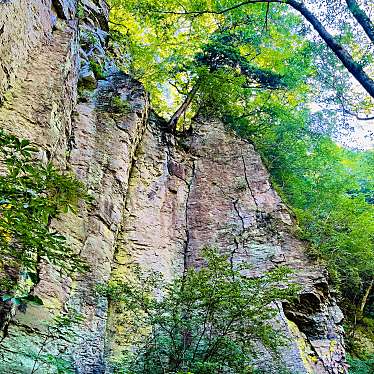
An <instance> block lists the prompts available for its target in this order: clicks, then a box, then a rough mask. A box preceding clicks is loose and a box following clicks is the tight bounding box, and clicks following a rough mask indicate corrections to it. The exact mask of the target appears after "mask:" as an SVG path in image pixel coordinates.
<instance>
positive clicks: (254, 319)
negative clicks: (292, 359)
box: [100, 249, 297, 374]
mask: <svg viewBox="0 0 374 374" xmlns="http://www.w3.org/2000/svg"><path fill="white" fill-rule="evenodd" d="M204 259H205V261H206V266H205V267H202V268H200V269H194V268H190V269H188V270H187V271H186V272H185V274H184V275H183V276H180V277H178V278H176V279H174V280H173V281H172V282H171V283H165V282H164V281H163V279H162V276H161V275H160V274H157V273H154V272H149V273H144V272H142V271H140V269H139V268H135V269H134V271H133V272H132V275H131V277H132V278H128V279H126V280H125V281H111V282H109V284H108V285H107V286H101V287H100V292H101V293H102V294H104V295H106V296H107V297H109V299H110V300H111V303H112V304H113V305H115V308H116V310H122V313H123V314H124V315H125V316H127V317H126V318H125V321H123V326H121V327H123V328H124V330H125V335H126V337H125V341H126V342H128V346H127V347H124V352H123V357H122V359H121V360H120V362H119V363H118V364H117V366H116V370H117V372H118V373H131V374H136V373H142V374H147V373H149V374H151V373H152V374H158V373H160V374H161V373H196V374H197V373H198V374H204V373H206V374H208V373H212V374H213V373H251V372H252V370H253V368H252V363H251V360H252V359H253V357H254V355H255V352H256V350H257V349H258V346H259V342H261V343H262V344H263V345H265V346H266V347H268V348H270V349H271V350H273V351H275V350H276V348H277V346H278V345H280V344H285V343H286V340H285V338H283V336H282V334H281V333H280V332H279V331H276V329H275V328H274V327H272V325H271V323H269V320H270V319H271V318H273V317H274V316H275V315H276V311H275V309H274V305H273V304H272V303H273V302H274V301H275V300H280V299H291V298H292V297H294V295H295V292H296V288H297V287H296V286H295V285H290V284H288V283H287V278H288V275H289V274H290V271H289V270H287V269H286V268H279V269H276V270H273V271H270V272H268V273H266V274H265V275H263V276H262V277H261V278H250V277H248V276H246V275H245V274H246V273H247V272H248V270H249V265H248V264H245V263H241V264H236V265H235V267H233V264H232V263H230V261H229V258H228V256H221V255H219V254H218V253H217V252H216V251H215V250H214V249H206V250H205V251H204ZM133 274H135V277H134V276H133ZM287 284H288V286H284V285H287Z"/></svg>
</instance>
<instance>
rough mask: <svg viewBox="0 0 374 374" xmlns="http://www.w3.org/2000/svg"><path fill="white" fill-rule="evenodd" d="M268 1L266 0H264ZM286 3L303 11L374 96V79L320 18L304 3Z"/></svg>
mask: <svg viewBox="0 0 374 374" xmlns="http://www.w3.org/2000/svg"><path fill="white" fill-rule="evenodd" d="M270 1H271V0H270ZM264 2H266V1H264ZM285 3H286V4H288V5H290V6H291V7H292V8H294V9H295V10H297V11H298V12H300V13H301V15H302V16H303V17H304V18H305V19H306V20H307V21H308V22H309V23H310V24H311V25H312V26H313V28H314V29H315V30H316V31H317V32H318V34H319V35H320V37H321V38H322V39H323V40H324V41H325V43H326V44H327V45H328V47H329V48H330V49H331V50H332V51H333V52H334V54H335V55H336V56H337V57H338V58H339V60H340V61H341V62H342V63H343V65H344V66H345V67H346V69H347V70H348V71H349V72H350V73H351V74H352V75H353V76H354V77H355V78H356V79H357V81H358V82H359V83H360V84H361V86H362V87H363V88H364V89H365V90H366V91H367V93H368V94H369V95H370V96H371V97H373V98H374V81H373V80H372V79H371V78H370V77H369V76H368V75H367V74H366V73H365V71H364V70H363V69H362V67H361V65H360V64H358V63H357V62H356V61H354V59H353V57H352V56H351V55H350V54H349V53H348V51H347V50H346V49H344V48H343V46H342V45H341V44H339V43H338V42H337V41H336V40H335V38H334V37H333V36H332V35H331V34H330V33H329V32H328V31H327V30H326V29H325V27H324V26H323V25H322V23H321V22H320V21H319V19H318V18H317V17H316V16H315V15H314V14H313V13H312V12H310V11H309V9H308V8H306V7H305V5H304V4H302V3H299V2H298V1H295V0H285Z"/></svg>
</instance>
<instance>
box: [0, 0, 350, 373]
mask: <svg viewBox="0 0 374 374" xmlns="http://www.w3.org/2000/svg"><path fill="white" fill-rule="evenodd" d="M82 11H83V12H84V14H83V15H82V14H81V15H80V16H82V18H81V20H80V22H79V29H80V35H81V39H80V40H78V22H77V19H76V18H75V13H76V12H78V13H81V12H82ZM107 20H108V10H107V8H106V6H105V3H104V2H103V1H101V0H96V1H91V0H83V1H82V2H81V6H80V7H78V8H77V7H76V2H75V1H72V0H65V1H64V0H61V1H60V0H54V1H53V2H51V1H47V0H31V1H23V0H16V1H11V2H1V4H0V39H1V43H0V98H1V100H0V101H1V106H0V127H1V128H4V129H7V130H9V131H11V132H13V133H15V134H17V135H19V136H22V137H25V138H29V139H31V140H32V141H34V142H35V143H36V144H38V145H39V146H40V147H41V148H42V150H43V152H42V154H41V158H42V159H45V160H47V159H51V160H53V162H54V163H55V164H56V165H57V166H59V167H60V168H61V169H62V170H69V171H72V172H74V173H75V174H76V175H77V177H78V178H79V179H81V180H82V181H84V182H85V183H86V184H87V186H88V188H89V190H90V192H91V193H92V195H93V197H94V201H93V203H92V205H82V206H81V207H80V209H79V214H77V215H75V214H72V213H69V214H65V215H63V216H61V217H60V219H59V220H55V221H54V222H52V226H53V227H54V228H55V229H58V230H59V231H61V232H62V233H63V234H64V235H66V237H67V238H68V240H69V243H70V245H71V246H72V247H73V248H75V249H76V251H77V253H80V254H81V255H82V257H83V258H85V259H86V260H87V262H88V263H89V265H90V266H91V270H90V272H88V273H86V274H80V275H78V276H77V277H74V279H71V278H69V277H63V276H61V275H60V274H59V272H58V271H56V269H54V268H53V267H51V266H49V265H47V264H41V266H40V282H39V283H38V284H37V285H36V287H35V290H34V292H35V294H36V295H38V296H40V297H41V298H42V299H43V301H44V307H35V306H30V307H29V308H28V309H27V311H26V313H17V315H16V316H15V318H14V321H13V324H12V326H11V328H10V335H9V336H8V337H7V338H6V339H4V341H3V342H2V350H1V352H0V354H1V355H0V357H1V361H0V372H4V373H14V374H17V373H29V372H30V368H31V367H32V365H33V360H31V359H30V358H29V359H26V358H25V356H24V355H23V354H24V353H27V351H30V350H34V351H37V350H39V349H40V347H41V345H42V344H43V341H44V340H43V336H44V335H43V334H45V327H43V325H42V324H41V323H40V321H41V320H45V319H46V320H48V319H50V318H51V316H53V315H54V314H56V313H58V312H59V311H64V310H66V308H67V307H68V306H73V307H74V308H76V309H77V310H78V311H79V312H81V313H82V315H83V317H84V322H83V323H82V324H81V325H80V326H79V328H76V331H75V332H76V334H77V339H76V341H75V342H74V343H67V342H66V341H65V340H64V339H61V340H60V341H57V345H48V348H46V350H47V349H48V351H49V352H50V353H52V354H53V355H57V354H59V353H58V350H57V347H59V348H60V349H64V350H65V349H66V352H67V353H69V354H70V355H71V359H72V360H73V361H74V365H75V369H76V372H77V373H82V374H91V373H97V374H98V373H104V372H108V373H109V372H110V371H111V369H110V364H108V363H109V361H110V358H111V357H113V356H116V355H118V354H119V352H120V349H121V345H122V344H123V343H124V342H123V339H122V337H121V329H120V323H119V321H120V319H121V318H122V316H121V315H120V314H118V313H117V311H116V310H115V308H112V307H111V306H108V303H107V300H105V299H103V298H100V297H98V295H97V294H96V293H95V289H96V285H97V284H98V283H102V282H105V281H107V280H108V279H109V278H110V277H121V276H123V273H124V272H126V269H127V266H126V265H127V263H128V262H129V261H136V262H138V263H140V264H141V265H142V266H145V267H148V268H149V267H150V268H153V269H155V270H159V271H162V273H163V274H164V275H165V276H166V278H167V279H170V278H172V277H173V276H174V275H175V274H178V273H180V272H181V271H182V270H183V267H184V266H185V265H186V264H187V265H188V266H201V257H200V250H201V248H202V247H204V246H206V245H209V244H210V245H215V246H217V247H218V248H220V250H221V251H222V252H226V253H229V254H231V255H232V256H233V260H234V261H249V262H251V263H253V265H254V267H253V275H260V274H261V273H262V272H264V271H266V270H268V269H271V268H273V267H275V266H279V265H288V266H290V267H292V268H294V269H295V271H296V280H297V281H298V282H300V283H301V284H302V286H303V290H302V292H301V295H300V302H299V305H298V307H297V308H294V307H292V308H291V307H290V306H288V305H285V304H282V303H280V302H279V303H277V305H275V306H274V307H276V308H278V311H279V313H278V317H277V319H276V321H274V323H278V324H279V325H280V326H282V329H283V330H284V331H285V332H286V333H287V334H288V335H289V336H290V337H292V341H291V343H290V346H289V347H288V348H286V349H284V350H283V351H282V352H281V355H282V357H283V362H284V365H285V366H286V367H288V368H289V369H290V371H291V372H292V373H295V374H297V373H343V372H345V367H344V364H343V362H342V361H343V358H344V349H343V345H342V329H341V327H340V324H341V322H342V314H341V311H340V310H339V308H338V307H337V306H336V304H335V301H334V299H333V298H332V297H331V295H330V293H329V288H328V284H327V276H326V272H325V270H324V269H323V268H321V267H320V266H319V265H317V264H315V263H313V262H312V261H311V260H310V259H309V258H308V256H307V255H306V249H305V248H306V246H305V243H302V242H301V241H299V240H297V239H296V238H295V235H294V233H293V228H294V226H295V223H294V221H293V218H292V216H291V215H290V213H289V211H288V209H287V208H286V207H285V206H284V204H283V203H282V202H281V200H280V198H279V196H278V195H277V194H276V193H275V191H274V190H273V189H272V187H271V185H270V182H269V175H268V173H267V171H266V169H265V168H264V166H263V164H262V162H261V160H260V157H259V156H258V154H257V153H256V152H255V150H254V148H253V146H252V145H250V144H249V143H247V142H244V141H243V140H240V139H238V138H237V137H236V136H234V135H233V134H231V133H228V132H227V131H226V130H225V129H224V128H223V125H222V124H221V123H220V122H218V121H214V120H211V119H209V120H203V119H200V120H197V121H196V122H195V124H194V130H195V131H194V134H193V135H192V137H190V138H188V139H185V140H184V144H183V146H181V144H180V140H176V139H174V138H173V137H172V136H171V135H168V134H165V133H163V132H162V131H161V129H160V127H159V124H158V122H157V120H155V118H153V117H152V118H151V120H150V121H148V122H147V118H148V112H149V103H148V97H147V94H146V93H145V92H144V90H143V88H142V87H141V85H140V84H139V83H138V82H136V81H134V80H132V79H131V78H130V77H128V76H126V75H124V74H120V73H118V70H117V69H116V68H115V66H114V64H113V63H112V62H111V61H110V60H109V59H108V58H107V57H106V55H105V46H106V45H105V44H106V42H107V31H108V25H107ZM91 59H92V60H93V61H95V62H97V63H100V64H101V65H102V66H103V67H107V69H106V71H105V74H106V77H105V79H104V77H102V78H103V79H98V80H97V82H96V81H94V80H93V78H92V74H91V73H92V72H91V71H90V70H89V69H88V66H89V62H90V61H91ZM81 67H82V68H83V69H82V68H81ZM85 68H86V70H87V71H85V70H84V69H85ZM87 72H88V75H89V76H90V77H91V79H92V82H91V83H94V84H91V85H88V86H87V85H86V86H85V87H84V86H83V85H79V84H78V78H79V74H80V75H81V77H83V76H85V74H86V73H87ZM86 75H87V74H86ZM78 87H79V95H78V94H77V91H78ZM78 96H79V97H78ZM77 97H78V102H77ZM118 102H120V103H121V105H119V104H118ZM263 358H264V365H262V364H261V362H259V363H258V364H259V366H261V365H262V366H264V367H265V368H266V369H265V372H269V373H270V372H273V373H277V372H279V370H278V368H277V365H276V363H275V360H273V358H272V356H271V354H270V353H269V352H266V351H263ZM270 363H272V365H270ZM39 372H41V373H42V372H43V369H41V370H39Z"/></svg>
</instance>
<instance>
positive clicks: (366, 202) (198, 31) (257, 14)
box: [111, 0, 374, 367]
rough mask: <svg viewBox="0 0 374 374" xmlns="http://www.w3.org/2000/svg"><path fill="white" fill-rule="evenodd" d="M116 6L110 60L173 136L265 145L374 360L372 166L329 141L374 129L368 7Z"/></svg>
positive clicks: (351, 327)
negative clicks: (367, 126)
mask: <svg viewBox="0 0 374 374" xmlns="http://www.w3.org/2000/svg"><path fill="white" fill-rule="evenodd" d="M111 5H112V13H111V14H112V20H111V21H112V24H111V26H112V44H111V45H112V50H113V54H114V55H116V56H117V60H118V62H119V63H120V64H121V65H122V68H123V69H124V70H125V71H127V72H129V73H131V74H132V75H133V76H135V77H136V78H138V79H140V80H141V81H142V82H143V83H144V84H145V86H146V87H147V89H148V90H149V91H150V92H151V97H152V99H153V106H154V108H155V109H156V110H157V111H158V113H159V114H161V115H163V116H165V117H168V119H169V120H168V122H169V127H170V131H183V130H184V129H186V128H188V127H189V126H190V125H191V118H193V117H196V116H215V117H220V118H221V119H222V120H224V121H225V123H226V124H227V125H228V126H231V127H232V128H234V129H235V130H236V131H237V132H238V134H240V135H241V136H243V137H246V138H248V139H250V140H251V141H252V142H253V143H254V144H255V145H256V147H257V149H258V150H259V151H260V153H261V154H262V156H263V159H264V161H265V162H266V164H267V166H268V168H269V170H270V172H271V175H272V178H273V182H274V185H275V186H276V187H277V189H278V190H279V192H280V193H281V195H282V196H283V198H284V199H285V201H286V202H287V203H288V204H289V205H290V206H291V207H292V208H293V210H294V212H295V215H296V217H297V219H298V222H299V224H300V228H301V231H300V236H301V237H302V238H305V239H308V240H309V242H310V252H311V254H313V255H314V256H315V257H316V258H319V259H321V260H322V261H325V262H326V264H327V265H328V267H329V270H330V275H331V278H332V282H333V284H334V285H335V287H336V288H337V289H338V290H339V292H340V295H341V297H342V299H341V305H342V307H343V308H344V311H345V313H346V315H347V328H348V338H351V340H350V350H351V353H352V355H353V356H354V357H360V358H361V359H363V360H369V359H370V357H369V356H370V352H368V351H367V347H366V346H365V345H364V344H362V342H361V340H360V339H359V335H360V336H361V334H362V333H363V332H364V331H365V330H366V331H370V327H369V326H372V321H373V320H372V317H373V312H374V311H373V307H372V301H373V278H374V219H373V217H374V206H373V202H374V197H373V188H374V185H373V183H374V181H373V175H374V173H373V172H374V170H373V165H374V155H373V152H372V151H366V152H364V151H359V150H347V149H344V148H342V147H341V146H339V145H337V144H335V142H334V141H333V140H332V139H334V137H336V136H334V134H335V133H336V131H337V128H339V127H340V128H341V127H342V126H343V125H346V126H349V125H352V123H353V124H354V123H357V121H369V120H370V119H371V120H372V117H373V116H372V111H373V108H374V104H373V99H372V96H373V94H372V91H371V88H370V87H369V86H370V85H372V83H373V81H372V78H371V76H372V73H373V71H374V64H373V56H374V54H373V48H374V45H373V38H372V36H373V34H372V31H373V24H372V21H371V20H370V18H369V17H368V16H367V14H368V13H367V12H368V10H369V2H365V1H364V0H363V1H360V2H356V1H336V2H325V1H322V0H321V1H317V4H316V2H311V3H310V4H309V3H308V2H305V3H303V4H301V3H298V2H296V1H292V0H286V1H274V2H273V1H244V2H238V1H233V0H225V1H204V0H192V1H190V0H188V1H187V0H186V1H183V0H182V1H178V2H174V1H169V0H142V1H127V2H126V3H125V2H123V1H120V0H112V1H111ZM308 7H309V9H311V11H309V13H308V12H306V10H305V9H308ZM365 17H366V18H365ZM310 25H311V26H310ZM321 27H322V28H321ZM327 29H329V30H332V31H329V32H330V33H329V32H328V31H327ZM313 30H314V31H317V32H314V31H313ZM326 33H327V34H326ZM336 48H338V50H339V51H337V49H336ZM342 51H343V52H342ZM341 53H344V54H345V57H344V56H343V57H342V56H341ZM347 58H348V59H349V60H350V61H348V62H349V63H348V62H347ZM349 64H350V66H348V65H349ZM355 67H356V68H357V69H356V70H355ZM352 69H353V70H354V71H353V70H352ZM361 73H364V76H365V80H366V83H367V84H366V83H365V82H363V80H362V79H361V78H363V77H364V76H361V78H360V77H359V76H358V75H360V74H361ZM357 74H358V75H357ZM352 77H354V78H356V79H357V80H358V82H359V83H360V84H361V86H362V87H363V88H364V89H361V88H360V87H359V86H358V85H357V84H354V83H352V82H353V79H352ZM368 123H370V122H368ZM369 339H372V336H369ZM371 354H372V353H371ZM360 362H361V364H362V365H366V364H365V363H364V362H362V361H360ZM367 362H369V361H367ZM361 364H357V365H358V366H360V365H361ZM357 365H356V366H357ZM358 366H357V367H358ZM362 367H364V366H362Z"/></svg>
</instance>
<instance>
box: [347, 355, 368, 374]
mask: <svg viewBox="0 0 374 374" xmlns="http://www.w3.org/2000/svg"><path fill="white" fill-rule="evenodd" d="M348 364H349V365H350V368H349V374H372V373H373V370H374V355H372V357H371V358H368V359H366V360H361V359H358V358H353V357H351V356H350V355H348Z"/></svg>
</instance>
